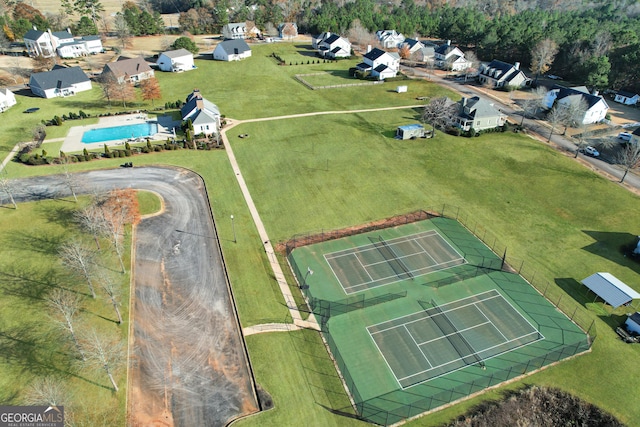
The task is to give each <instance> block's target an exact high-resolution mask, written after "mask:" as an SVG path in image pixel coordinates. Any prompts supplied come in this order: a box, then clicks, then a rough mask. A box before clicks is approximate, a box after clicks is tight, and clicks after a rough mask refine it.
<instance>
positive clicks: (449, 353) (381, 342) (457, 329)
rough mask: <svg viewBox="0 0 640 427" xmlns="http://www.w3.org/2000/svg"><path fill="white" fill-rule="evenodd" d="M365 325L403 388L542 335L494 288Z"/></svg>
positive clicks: (471, 363)
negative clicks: (371, 324)
mask: <svg viewBox="0 0 640 427" xmlns="http://www.w3.org/2000/svg"><path fill="white" fill-rule="evenodd" d="M367 330H368V331H369V334H370V335H371V338H372V339H373V340H374V342H375V344H376V346H377V347H378V350H379V351H380V353H381V354H382V357H383V358H384V359H385V361H386V363H387V365H388V366H389V368H390V369H391V371H392V372H393V375H394V376H395V377H396V380H397V381H398V384H400V386H401V387H402V388H403V389H405V388H408V387H411V386H413V385H416V384H419V383H422V382H424V381H428V380H430V379H432V378H435V377H438V376H440V375H443V374H446V373H448V372H451V371H455V370H458V369H462V368H464V367H466V366H468V365H477V366H478V367H479V368H483V367H484V360H486V359H489V358H491V357H494V356H497V355H499V354H502V353H505V352H508V351H512V350H514V349H516V348H519V347H522V346H525V345H527V344H530V343H532V342H534V341H537V340H539V339H543V338H544V337H543V336H542V335H541V334H540V333H539V332H538V330H536V328H535V327H534V326H533V325H531V323H529V321H527V320H526V319H525V318H524V317H522V315H521V314H520V313H519V312H518V311H517V310H516V309H515V308H514V307H513V306H512V305H511V304H510V303H509V302H508V301H507V300H506V299H505V298H504V297H503V296H502V295H501V294H500V292H498V291H497V290H495V289H493V290H490V291H487V292H483V293H480V294H477V295H473V296H470V297H467V298H463V299H459V300H457V301H452V302H450V303H447V304H443V305H437V303H436V302H435V301H433V300H432V301H431V303H427V304H425V310H424V311H420V312H417V313H414V314H410V315H407V316H403V317H399V318H395V319H392V320H389V321H386V322H383V323H379V324H377V325H373V326H369V327H368V328H367Z"/></svg>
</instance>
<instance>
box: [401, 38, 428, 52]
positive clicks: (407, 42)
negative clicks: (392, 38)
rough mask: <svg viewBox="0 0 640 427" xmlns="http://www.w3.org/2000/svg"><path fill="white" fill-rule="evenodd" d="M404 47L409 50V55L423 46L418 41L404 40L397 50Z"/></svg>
mask: <svg viewBox="0 0 640 427" xmlns="http://www.w3.org/2000/svg"><path fill="white" fill-rule="evenodd" d="M405 46H406V47H408V48H409V53H410V54H414V53H416V52H417V51H418V50H420V49H422V48H423V47H424V44H422V42H421V41H419V40H416V39H409V38H406V39H404V41H403V42H402V43H400V45H399V48H400V49H403V48H404V47H405Z"/></svg>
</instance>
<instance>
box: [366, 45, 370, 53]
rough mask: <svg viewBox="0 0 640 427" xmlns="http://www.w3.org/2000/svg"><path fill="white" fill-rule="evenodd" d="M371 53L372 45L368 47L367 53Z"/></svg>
mask: <svg viewBox="0 0 640 427" xmlns="http://www.w3.org/2000/svg"><path fill="white" fill-rule="evenodd" d="M369 52H371V45H370V44H368V45H367V53H369Z"/></svg>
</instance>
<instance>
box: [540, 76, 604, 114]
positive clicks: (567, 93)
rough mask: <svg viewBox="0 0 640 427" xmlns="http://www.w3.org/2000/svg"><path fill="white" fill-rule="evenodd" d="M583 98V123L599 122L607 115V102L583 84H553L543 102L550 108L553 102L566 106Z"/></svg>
mask: <svg viewBox="0 0 640 427" xmlns="http://www.w3.org/2000/svg"><path fill="white" fill-rule="evenodd" d="M580 100H584V102H585V106H586V107H587V111H586V112H585V113H584V117H583V118H582V123H583V124H592V123H598V122H601V121H602V120H603V119H604V118H605V116H606V115H607V111H608V110H609V104H607V101H605V100H604V98H603V97H602V96H600V95H599V94H598V93H597V92H595V93H590V92H589V90H588V89H587V88H586V87H585V86H576V87H564V86H560V85H555V86H553V88H551V90H550V91H549V92H547V94H546V95H545V98H544V100H543V104H544V106H545V107H546V108H552V107H553V105H554V103H557V104H558V105H561V106H565V107H568V106H570V105H575V104H576V103H578V102H580Z"/></svg>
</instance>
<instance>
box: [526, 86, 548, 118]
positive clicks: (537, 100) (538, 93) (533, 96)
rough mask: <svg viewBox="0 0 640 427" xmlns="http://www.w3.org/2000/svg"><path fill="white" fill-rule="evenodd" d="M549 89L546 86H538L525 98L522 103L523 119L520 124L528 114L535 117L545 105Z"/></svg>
mask: <svg viewBox="0 0 640 427" xmlns="http://www.w3.org/2000/svg"><path fill="white" fill-rule="evenodd" d="M546 93H547V90H546V89H545V88H544V87H537V88H535V89H533V90H532V91H531V93H530V94H529V98H527V99H525V100H524V102H523V103H522V121H521V122H520V125H521V126H522V124H523V123H524V119H525V117H527V116H531V117H534V116H535V115H536V114H537V113H538V110H539V109H540V108H542V107H543V103H544V97H545V95H546Z"/></svg>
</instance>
